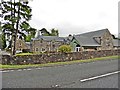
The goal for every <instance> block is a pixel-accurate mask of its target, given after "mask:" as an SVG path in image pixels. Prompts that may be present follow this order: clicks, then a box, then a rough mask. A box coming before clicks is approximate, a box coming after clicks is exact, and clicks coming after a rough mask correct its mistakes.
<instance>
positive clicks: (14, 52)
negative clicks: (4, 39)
mask: <svg viewBox="0 0 120 90" xmlns="http://www.w3.org/2000/svg"><path fill="white" fill-rule="evenodd" d="M19 2H20V0H19ZM17 16H18V19H17V24H16V29H15V31H16V32H15V37H14V42H13V43H14V46H13V55H15V54H16V40H17V34H18V29H19V17H20V5H18V15H17Z"/></svg>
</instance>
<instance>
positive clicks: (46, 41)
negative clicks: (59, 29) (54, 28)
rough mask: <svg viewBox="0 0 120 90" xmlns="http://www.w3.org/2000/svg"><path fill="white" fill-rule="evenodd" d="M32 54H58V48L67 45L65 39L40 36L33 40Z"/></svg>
mask: <svg viewBox="0 0 120 90" xmlns="http://www.w3.org/2000/svg"><path fill="white" fill-rule="evenodd" d="M31 43H32V48H31V51H32V52H57V51H58V48H59V47H60V46H61V45H63V44H65V39H64V38H63V37H58V36H41V35H38V36H37V37H36V38H33V39H32V41H31Z"/></svg>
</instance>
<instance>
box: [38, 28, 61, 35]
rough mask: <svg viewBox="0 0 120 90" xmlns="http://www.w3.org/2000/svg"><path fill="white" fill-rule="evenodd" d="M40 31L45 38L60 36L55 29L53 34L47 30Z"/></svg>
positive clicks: (52, 31) (52, 30)
mask: <svg viewBox="0 0 120 90" xmlns="http://www.w3.org/2000/svg"><path fill="white" fill-rule="evenodd" d="M40 31H41V34H42V35H43V36H58V35H59V32H58V30H55V29H54V28H53V29H51V32H49V31H47V29H45V28H42V29H41V30H40Z"/></svg>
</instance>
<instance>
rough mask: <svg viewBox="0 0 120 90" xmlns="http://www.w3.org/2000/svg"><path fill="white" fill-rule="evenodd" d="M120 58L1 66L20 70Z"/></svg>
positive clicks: (110, 58)
mask: <svg viewBox="0 0 120 90" xmlns="http://www.w3.org/2000/svg"><path fill="white" fill-rule="evenodd" d="M118 58H120V57H118V56H108V57H100V58H94V59H87V60H73V61H66V62H55V63H46V64H29V65H1V64H0V68H1V69H20V68H31V67H32V68H34V67H45V66H55V65H68V64H75V63H88V62H93V61H101V60H115V59H118Z"/></svg>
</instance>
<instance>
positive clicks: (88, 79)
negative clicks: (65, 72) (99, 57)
mask: <svg viewBox="0 0 120 90" xmlns="http://www.w3.org/2000/svg"><path fill="white" fill-rule="evenodd" d="M119 72H120V71H116V72H112V73H107V74H103V75H99V76H95V77H91V78H87V79H82V80H80V81H81V82H85V81H90V80H94V79H98V78H102V77H105V76H110V75H113V74H117V73H119Z"/></svg>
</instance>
